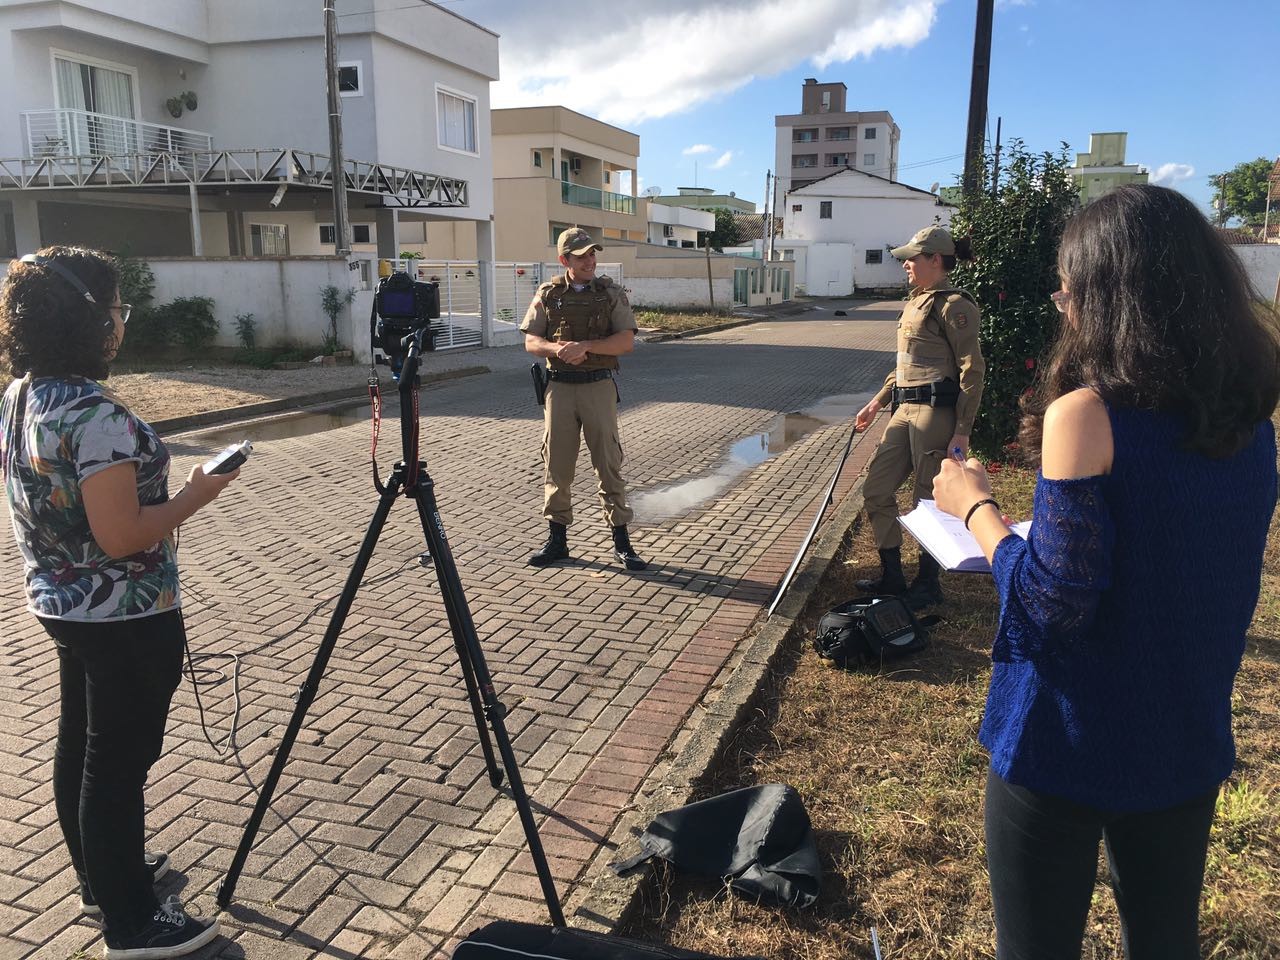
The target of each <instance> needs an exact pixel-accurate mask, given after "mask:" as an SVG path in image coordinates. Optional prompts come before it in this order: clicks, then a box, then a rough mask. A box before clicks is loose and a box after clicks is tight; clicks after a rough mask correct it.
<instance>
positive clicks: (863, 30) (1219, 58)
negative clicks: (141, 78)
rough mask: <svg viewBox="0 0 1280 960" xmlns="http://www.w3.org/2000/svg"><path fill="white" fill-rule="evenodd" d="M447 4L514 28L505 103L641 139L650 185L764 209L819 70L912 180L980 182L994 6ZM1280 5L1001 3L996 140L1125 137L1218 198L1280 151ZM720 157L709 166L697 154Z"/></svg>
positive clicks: (1156, 173) (1148, 159)
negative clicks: (975, 175)
mask: <svg viewBox="0 0 1280 960" xmlns="http://www.w3.org/2000/svg"><path fill="white" fill-rule="evenodd" d="M442 5H444V6H446V7H447V8H448V9H450V10H453V11H455V12H457V13H459V14H461V15H463V16H465V17H468V18H470V19H472V20H475V21H476V22H478V23H480V24H482V25H484V26H486V27H489V28H490V29H492V30H494V31H496V32H498V33H499V34H500V35H501V37H502V39H501V44H500V50H501V64H502V66H501V69H502V79H501V80H500V81H499V82H498V83H497V84H495V86H494V89H493V103H494V106H495V107H500V106H517V105H530V104H540V103H560V104H563V105H564V106H567V107H570V108H573V109H576V110H579V111H581V112H583V113H586V114H588V115H590V116H595V117H598V118H600V119H602V120H605V121H607V122H610V123H613V124H615V125H617V126H620V127H623V128H624V129H627V130H630V131H632V132H634V133H637V134H639V135H640V151H641V156H640V163H639V176H640V178H641V182H640V187H641V188H642V189H643V188H645V187H651V186H660V187H662V188H663V190H664V192H671V193H673V192H675V188H676V187H680V186H690V185H692V184H693V183H694V176H695V173H694V163H695V161H696V163H697V183H698V184H699V185H701V186H708V187H714V188H716V189H717V190H719V191H725V192H727V191H729V190H733V191H735V192H736V193H737V194H738V195H739V196H741V197H744V198H746V199H749V200H754V201H756V202H759V201H761V200H762V198H763V194H764V181H765V171H766V170H768V169H769V168H771V167H772V166H773V164H774V125H773V118H774V116H775V114H785V113H798V112H799V110H800V86H801V84H802V82H803V80H804V78H805V77H816V78H817V79H818V80H819V81H821V82H832V81H840V82H843V83H844V84H845V85H846V86H847V87H848V89H849V92H848V109H850V110H888V111H889V112H890V113H892V114H893V116H894V119H895V120H896V121H897V123H898V125H899V126H900V127H901V129H902V140H901V146H900V152H899V179H900V180H902V181H903V182H905V183H908V184H911V185H912V186H917V187H922V188H924V189H928V188H929V186H930V185H931V184H932V183H933V182H934V181H938V182H940V183H942V184H943V185H944V186H945V185H948V184H951V183H954V182H955V181H956V178H957V176H958V175H959V173H960V172H961V170H962V167H963V160H962V158H961V156H960V155H961V154H962V152H963V144H964V132H965V122H966V116H967V111H968V98H969V81H970V61H971V57H972V53H973V30H974V16H975V10H976V3H975V2H974V0H717V2H699V0H645V2H642V3H637V4H631V5H629V6H622V5H612V6H611V5H608V4H597V5H595V6H594V7H586V6H572V7H566V6H565V5H564V4H561V3H552V2H550V0H519V2H517V0H451V2H445V3H443V4H442ZM1278 47H1280V17H1277V2H1276V0H1236V2H1233V3H1205V2H1203V0H1166V2H1161V3H1157V2H1150V0H997V4H996V14H995V28H994V38H993V49H992V64H991V80H990V92H989V98H988V103H989V108H988V109H989V118H990V119H989V128H990V132H991V134H992V135H994V133H995V124H996V117H997V116H1000V117H1002V118H1003V126H1002V137H1003V139H1005V140H1007V139H1008V138H1010V137H1019V138H1021V139H1022V140H1023V141H1024V142H1025V143H1026V144H1027V146H1028V147H1029V148H1031V149H1033V150H1034V151H1037V152H1039V151H1043V150H1054V149H1056V148H1057V146H1058V144H1059V142H1060V141H1064V140H1065V141H1067V142H1068V143H1069V144H1070V149H1071V151H1072V154H1073V155H1074V152H1075V151H1077V150H1087V149H1088V141H1089V134H1090V133H1091V132H1095V131H1097V132H1101V131H1113V130H1124V131H1127V132H1128V134H1129V140H1128V156H1127V160H1128V162H1130V163H1140V164H1142V165H1144V166H1145V167H1147V168H1148V169H1149V170H1150V171H1151V173H1152V179H1153V180H1157V179H1158V180H1159V182H1162V183H1164V184H1166V185H1167V186H1172V187H1176V188H1177V189H1180V190H1182V191H1184V192H1185V193H1187V194H1188V195H1189V196H1191V197H1192V198H1193V199H1195V200H1196V201H1197V202H1199V203H1200V204H1202V205H1203V207H1204V209H1206V211H1207V205H1208V201H1209V197H1210V193H1211V189H1210V187H1209V186H1208V184H1207V183H1206V178H1207V177H1208V176H1209V175H1210V174H1212V173H1217V172H1221V171H1222V170H1225V169H1228V168H1230V167H1231V166H1234V165H1235V164H1236V163H1238V162H1240V161H1243V160H1250V159H1253V158H1255V157H1259V156H1266V157H1269V158H1274V157H1275V156H1276V155H1277V154H1280V110H1277V108H1276V106H1275V104H1274V101H1273V102H1271V103H1268V101H1267V95H1266V94H1267V92H1268V91H1270V92H1272V93H1273V94H1274V92H1275V91H1280V58H1278V57H1277V56H1276V50H1277V48H1278ZM698 145H701V146H703V147H709V148H710V149H709V150H703V151H701V152H699V153H687V152H686V151H688V150H689V149H690V148H693V147H695V146H698Z"/></svg>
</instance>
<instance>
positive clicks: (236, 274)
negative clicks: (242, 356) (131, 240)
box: [147, 257, 369, 359]
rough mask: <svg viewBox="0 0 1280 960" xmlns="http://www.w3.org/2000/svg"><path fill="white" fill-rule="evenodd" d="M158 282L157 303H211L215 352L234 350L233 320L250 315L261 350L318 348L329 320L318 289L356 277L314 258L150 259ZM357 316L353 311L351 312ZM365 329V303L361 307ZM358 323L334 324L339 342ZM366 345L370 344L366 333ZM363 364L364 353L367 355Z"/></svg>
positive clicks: (342, 265)
mask: <svg viewBox="0 0 1280 960" xmlns="http://www.w3.org/2000/svg"><path fill="white" fill-rule="evenodd" d="M147 263H148V264H149V265H150V267H151V270H152V272H153V273H154V274H155V277H156V288H155V299H156V303H157V304H160V303H166V302H168V301H169V300H173V299H176V298H178V297H212V298H213V301H214V316H216V317H217V319H218V336H217V338H216V339H215V340H214V345H215V346H220V347H235V346H239V344H240V341H239V340H237V339H236V325H235V318H236V315H237V314H242V313H252V314H253V318H254V320H255V321H256V323H257V341H258V343H259V344H261V345H263V346H270V345H272V344H275V343H279V342H283V341H289V342H293V343H297V344H300V345H316V346H318V345H319V344H320V342H321V338H322V336H323V333H324V329H325V327H326V325H327V324H328V322H329V321H328V317H326V316H325V314H324V311H323V310H321V309H320V289H321V287H324V286H327V285H329V284H333V285H334V286H336V287H338V289H340V290H345V289H347V288H349V287H353V286H355V285H356V279H355V278H356V275H355V274H354V273H352V272H351V271H350V270H348V269H347V264H346V262H345V261H343V260H338V259H333V258H329V257H316V258H314V259H308V260H297V259H262V260H259V259H255V260H239V259H226V260H208V259H202V260H197V259H186V258H182V259H172V260H169V259H149V260H148V261H147ZM349 309H350V311H351V313H350V314H349V317H351V316H354V315H355V305H354V304H353V305H352V307H351V308H349ZM364 309H365V312H364V314H363V316H364V318H365V324H366V325H367V324H368V309H369V303H368V300H367V298H366V299H365V301H364ZM358 325H359V323H358V320H353V319H345V318H342V317H340V318H339V320H338V331H339V337H340V338H342V339H344V340H345V339H346V337H347V336H349V335H350V333H349V331H352V330H354V329H355V328H357V327H358ZM364 340H365V341H367V340H368V334H367V332H366V333H365V335H364ZM365 356H366V359H367V356H368V354H367V347H366V353H365Z"/></svg>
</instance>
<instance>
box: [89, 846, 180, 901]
mask: <svg viewBox="0 0 1280 960" xmlns="http://www.w3.org/2000/svg"><path fill="white" fill-rule="evenodd" d="M142 862H143V863H145V864H146V865H147V869H148V870H150V871H151V882H152V883H155V882H156V881H157V880H159V879H160V878H161V877H163V876H164V875H165V874H166V873H168V872H169V855H168V854H167V853H152V852H151V851H150V850H148V851H147V852H146V853H144V854H143V855H142ZM80 912H81V913H83V914H84V915H85V916H86V917H96V916H99V915H101V913H102V908H101V907H100V906H98V898H97V897H95V896H94V895H93V891H92V890H90V889H89V885H88V884H87V883H82V884H80Z"/></svg>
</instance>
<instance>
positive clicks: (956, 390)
mask: <svg viewBox="0 0 1280 960" xmlns="http://www.w3.org/2000/svg"><path fill="white" fill-rule="evenodd" d="M959 396H960V386H959V384H957V383H956V382H955V381H954V380H939V381H938V382H937V383H926V384H924V385H923V386H919V387H894V388H893V405H894V407H897V406H898V404H900V403H927V404H928V405H929V406H931V407H954V406H955V405H956V399H957V398H958V397H959Z"/></svg>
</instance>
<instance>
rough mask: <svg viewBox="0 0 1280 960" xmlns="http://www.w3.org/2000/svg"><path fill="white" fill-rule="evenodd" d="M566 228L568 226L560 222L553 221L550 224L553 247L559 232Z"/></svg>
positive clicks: (558, 237)
mask: <svg viewBox="0 0 1280 960" xmlns="http://www.w3.org/2000/svg"><path fill="white" fill-rule="evenodd" d="M568 229H569V228H568V227H567V226H566V225H564V224H562V223H553V224H552V225H551V245H552V246H553V247H554V246H555V245H556V241H557V240H559V239H560V234H562V233H564V232H565V231H566V230H568Z"/></svg>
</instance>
